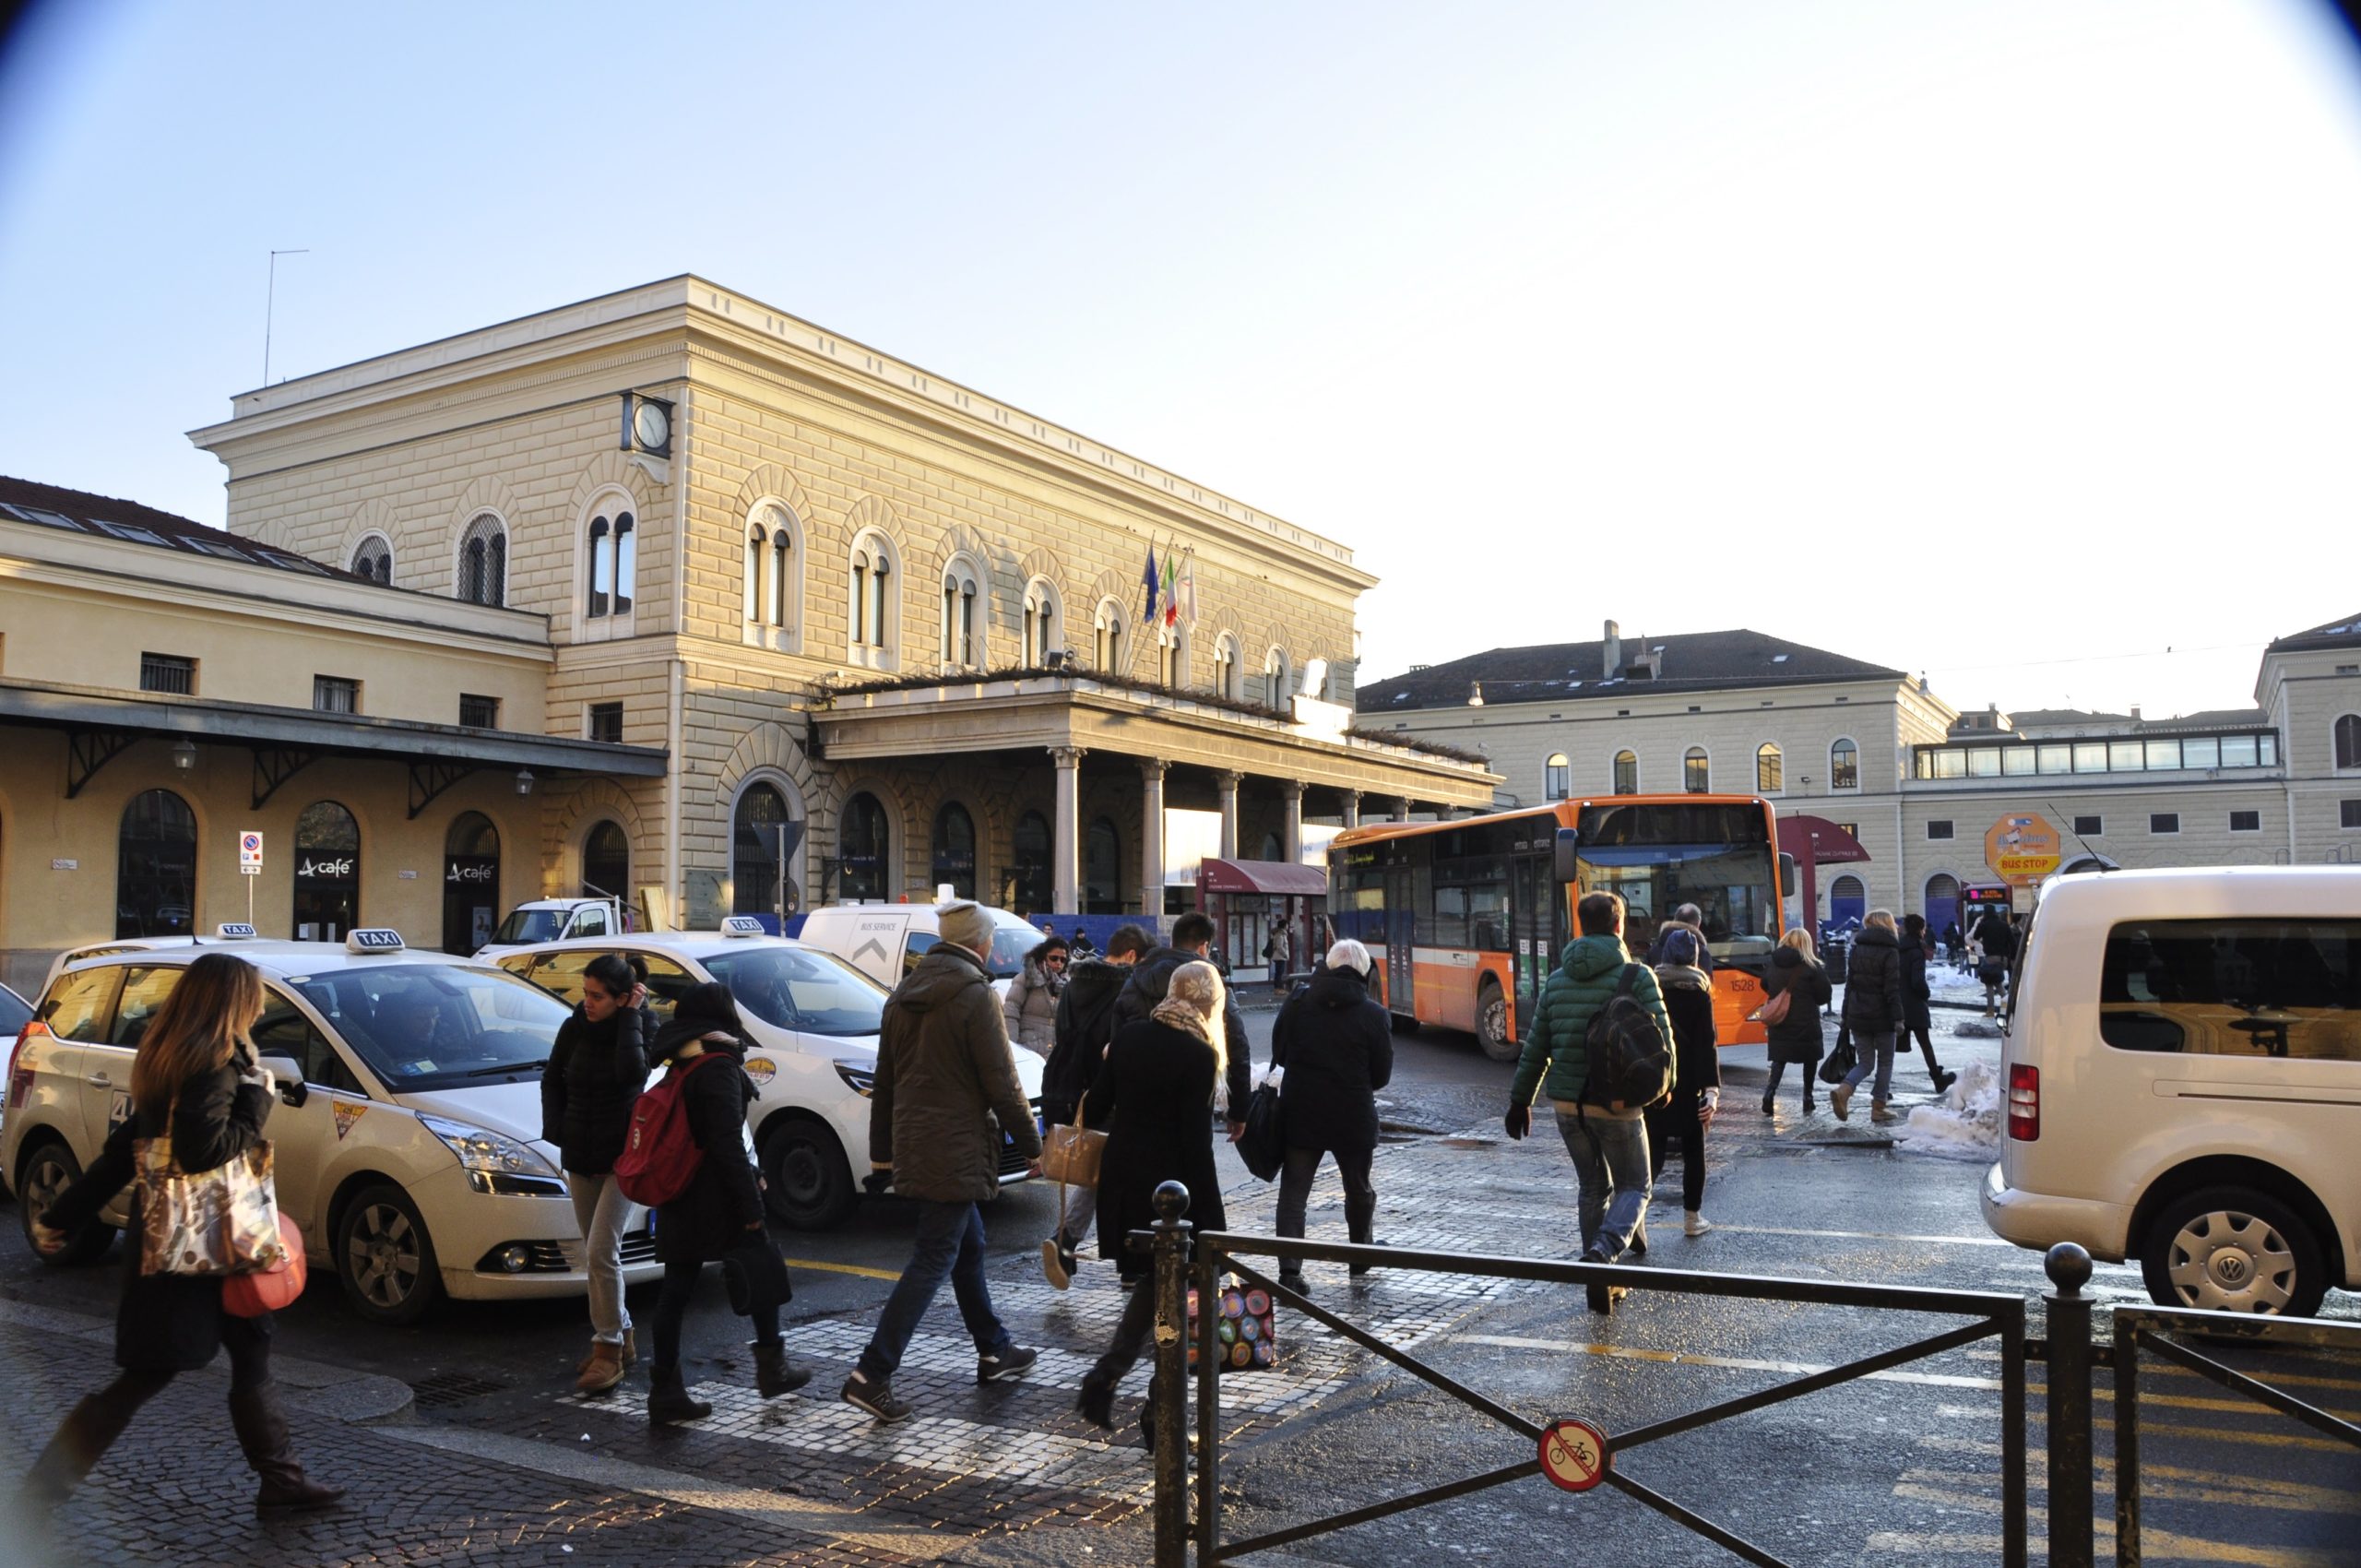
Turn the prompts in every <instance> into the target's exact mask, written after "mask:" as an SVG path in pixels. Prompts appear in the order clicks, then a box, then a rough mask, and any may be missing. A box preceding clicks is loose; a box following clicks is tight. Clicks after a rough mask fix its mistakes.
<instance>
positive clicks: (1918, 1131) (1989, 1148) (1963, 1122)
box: [1893, 1061, 2000, 1162]
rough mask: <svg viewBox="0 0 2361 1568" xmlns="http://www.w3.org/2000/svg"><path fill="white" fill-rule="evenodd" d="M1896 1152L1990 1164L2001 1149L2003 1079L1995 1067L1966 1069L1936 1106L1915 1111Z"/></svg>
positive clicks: (1981, 1065)
mask: <svg viewBox="0 0 2361 1568" xmlns="http://www.w3.org/2000/svg"><path fill="white" fill-rule="evenodd" d="M1893 1142H1894V1146H1895V1147H1897V1148H1901V1149H1906V1150H1908V1151H1909V1152H1910V1153H1912V1154H1928V1155H1933V1156H1934V1157H1935V1158H1938V1159H1972V1160H1976V1161H1979V1162H1980V1161H1984V1160H1988V1159H1990V1158H1993V1156H1994V1155H1995V1154H1996V1153H1997V1152H1998V1151H1999V1147H2000V1074H1999V1069H1998V1068H1997V1067H1995V1066H1994V1065H1993V1064H1992V1063H1989V1062H1982V1061H1974V1062H1970V1063H1968V1064H1967V1065H1966V1066H1964V1067H1963V1068H1961V1069H1960V1075H1959V1081H1958V1082H1957V1083H1955V1084H1953V1085H1952V1087H1950V1088H1948V1089H1946V1090H1944V1091H1943V1097H1942V1099H1939V1100H1937V1101H1936V1102H1935V1103H1934V1104H1932V1105H1920V1106H1914V1107H1912V1108H1911V1111H1910V1120H1909V1121H1908V1122H1907V1123H1904V1125H1903V1126H1902V1128H1901V1129H1900V1130H1898V1131H1897V1132H1896V1133H1895V1134H1894V1135H1893Z"/></svg>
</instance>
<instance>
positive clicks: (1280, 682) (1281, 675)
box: [1263, 647, 1293, 708]
mask: <svg viewBox="0 0 2361 1568" xmlns="http://www.w3.org/2000/svg"><path fill="white" fill-rule="evenodd" d="M1291 673H1292V671H1290V670H1289V668H1288V665H1287V649H1285V648H1283V647H1275V648H1273V649H1272V650H1271V651H1270V652H1269V653H1267V654H1265V655H1264V656H1263V691H1264V699H1263V700H1264V704H1265V705H1266V706H1268V707H1276V708H1285V707H1287V698H1288V697H1289V696H1290V695H1293V694H1292V693H1291V692H1290V691H1289V690H1288V688H1287V682H1288V680H1289V678H1290V675H1291Z"/></svg>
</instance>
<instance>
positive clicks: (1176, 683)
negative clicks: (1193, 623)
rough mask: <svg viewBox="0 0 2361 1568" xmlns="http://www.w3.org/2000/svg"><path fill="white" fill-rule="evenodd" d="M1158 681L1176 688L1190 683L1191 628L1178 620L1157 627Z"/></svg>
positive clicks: (1158, 683) (1160, 683) (1162, 684)
mask: <svg viewBox="0 0 2361 1568" xmlns="http://www.w3.org/2000/svg"><path fill="white" fill-rule="evenodd" d="M1156 683H1157V685H1159V686H1169V687H1172V688H1173V689H1175V690H1178V689H1179V688H1181V687H1182V686H1185V685H1187V684H1188V683H1189V629H1188V628H1187V627H1186V626H1183V625H1181V624H1180V623H1179V622H1177V621H1176V622H1174V623H1173V624H1170V625H1169V626H1158V627H1157V629H1156Z"/></svg>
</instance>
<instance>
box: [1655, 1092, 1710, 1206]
mask: <svg viewBox="0 0 2361 1568" xmlns="http://www.w3.org/2000/svg"><path fill="white" fill-rule="evenodd" d="M1699 1103H1700V1097H1699V1095H1698V1093H1697V1091H1696V1090H1695V1089H1692V1088H1680V1087H1675V1088H1674V1089H1673V1091H1672V1098H1671V1099H1667V1100H1666V1101H1665V1102H1664V1103H1663V1104H1662V1105H1659V1106H1655V1107H1654V1108H1653V1109H1651V1110H1650V1111H1648V1180H1649V1181H1650V1182H1654V1181H1655V1179H1656V1178H1657V1177H1659V1176H1661V1175H1663V1174H1664V1162H1665V1159H1666V1158H1667V1156H1669V1155H1670V1154H1671V1152H1672V1146H1673V1145H1674V1144H1676V1143H1677V1144H1679V1146H1680V1206H1681V1207H1683V1208H1685V1209H1688V1210H1689V1211H1690V1212H1691V1213H1694V1212H1696V1211H1697V1210H1698V1209H1701V1208H1703V1207H1704V1206H1705V1124H1704V1123H1702V1122H1700V1121H1698V1120H1697V1108H1698V1105H1699Z"/></svg>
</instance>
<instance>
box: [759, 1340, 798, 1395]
mask: <svg viewBox="0 0 2361 1568" xmlns="http://www.w3.org/2000/svg"><path fill="white" fill-rule="evenodd" d="M811 1381H812V1369H811V1368H810V1367H807V1366H805V1365H803V1364H802V1363H801V1362H800V1361H796V1360H791V1359H790V1358H789V1356H788V1353H787V1347H786V1346H785V1345H784V1344H777V1345H765V1344H764V1343H762V1342H761V1341H760V1340H756V1341H755V1342H754V1392H755V1393H757V1394H759V1395H761V1396H763V1397H764V1398H765V1399H776V1398H777V1397H778V1396H780V1395H782V1394H792V1393H794V1392H795V1391H796V1390H797V1389H799V1388H801V1387H802V1386H803V1385H804V1384H807V1383H809V1382H811Z"/></svg>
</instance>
